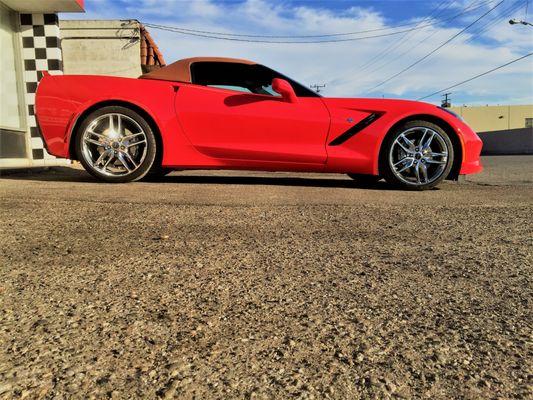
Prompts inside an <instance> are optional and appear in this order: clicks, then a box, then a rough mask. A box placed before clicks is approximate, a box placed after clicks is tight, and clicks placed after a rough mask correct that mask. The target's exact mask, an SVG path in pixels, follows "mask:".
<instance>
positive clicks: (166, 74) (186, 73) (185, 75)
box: [139, 57, 257, 83]
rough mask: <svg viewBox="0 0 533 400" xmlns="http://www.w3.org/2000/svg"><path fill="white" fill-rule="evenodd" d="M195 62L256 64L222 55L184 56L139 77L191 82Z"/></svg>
mask: <svg viewBox="0 0 533 400" xmlns="http://www.w3.org/2000/svg"><path fill="white" fill-rule="evenodd" d="M195 62H225V63H238V64H249V65H252V64H257V63H255V62H253V61H249V60H240V59H238V58H223V57H193V58H185V59H183V60H179V61H176V62H173V63H172V64H169V65H167V66H166V67H163V68H159V69H156V70H153V71H152V72H148V73H147V74H144V75H141V76H140V77H139V78H140V79H157V80H163V81H177V82H187V83H192V79H191V64H193V63H195Z"/></svg>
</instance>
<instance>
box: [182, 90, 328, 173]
mask: <svg viewBox="0 0 533 400" xmlns="http://www.w3.org/2000/svg"><path fill="white" fill-rule="evenodd" d="M222 82H224V84H222V85H214V86H216V87H212V86H204V85H195V84H190V85H183V86H181V87H180V89H179V91H178V93H177V94H176V97H175V107H176V113H177V115H178V119H179V121H180V123H181V125H182V128H183V130H184V132H185V134H186V135H187V137H188V138H189V140H190V141H191V143H192V144H193V146H194V147H195V148H196V149H197V150H198V151H199V152H201V153H203V154H205V155H207V156H210V157H214V158H218V159H226V160H249V161H261V162H265V161H268V162H278V163H303V164H313V165H324V164H325V162H326V158H327V155H326V149H325V142H326V139H327V134H328V129H329V124H330V117H329V112H328V110H327V108H326V106H325V105H324V103H323V102H322V100H321V99H320V97H301V98H300V97H299V98H298V101H297V102H288V101H286V100H284V99H283V98H282V97H281V96H278V95H275V94H257V93H251V92H243V91H245V90H246V88H244V87H243V86H238V85H237V84H236V83H235V82H226V81H222ZM228 83H229V84H228ZM232 83H233V84H234V85H235V86H232V85H231V84H232Z"/></svg>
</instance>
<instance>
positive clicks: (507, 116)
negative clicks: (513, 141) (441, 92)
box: [451, 104, 533, 132]
mask: <svg viewBox="0 0 533 400" xmlns="http://www.w3.org/2000/svg"><path fill="white" fill-rule="evenodd" d="M451 109H452V110H453V111H455V112H456V113H458V114H459V115H461V116H462V117H463V118H464V119H465V121H466V122H467V123H468V124H469V125H470V126H471V127H472V129H474V130H475V131H476V132H492V131H503V130H509V129H521V128H525V127H526V126H525V121H526V118H533V104H532V105H523V106H484V107H452V108H451Z"/></svg>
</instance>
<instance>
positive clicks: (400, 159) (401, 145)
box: [380, 121, 454, 190]
mask: <svg viewBox="0 0 533 400" xmlns="http://www.w3.org/2000/svg"><path fill="white" fill-rule="evenodd" d="M453 159H454V154H453V146H452V142H451V140H450V138H449V136H448V134H447V133H446V132H445V131H444V130H443V129H442V128H440V127H439V126H437V125H435V124H433V123H431V122H428V121H411V122H407V123H405V124H403V125H402V126H400V127H399V128H398V129H396V130H395V131H394V132H392V134H390V135H389V136H388V137H387V138H386V139H385V141H384V144H383V149H382V152H381V155H380V173H381V174H382V175H383V177H384V178H385V180H386V181H387V182H389V183H390V184H393V185H395V186H399V187H402V188H406V189H414V190H424V189H429V188H432V187H434V186H436V185H438V184H439V183H440V182H442V180H444V179H445V178H446V177H447V176H448V174H449V173H450V170H451V168H452V165H453Z"/></svg>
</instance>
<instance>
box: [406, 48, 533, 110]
mask: <svg viewBox="0 0 533 400" xmlns="http://www.w3.org/2000/svg"><path fill="white" fill-rule="evenodd" d="M532 55H533V52H532V53H529V54H526V55H525V56H522V57H519V58H516V59H514V60H512V61H509V62H508V63H505V64H503V65H500V66H499V67H496V68H493V69H491V70H489V71H486V72H483V73H482V74H479V75H476V76H473V77H472V78H469V79H466V80H464V81H462V82H459V83H456V84H455V85H452V86H448V87H447V88H445V89H441V90H438V91H436V92H433V93H431V94H428V95H427V96H424V97H420V98H419V99H417V100H424V99H427V98H428V97H431V96H435V95H436V94H439V93H442V92H445V91H446V90H450V89H453V88H455V87H457V86H460V85H463V84H465V83H468V82H470V81H473V80H474V79H477V78H480V77H482V76H485V75H488V74H490V73H491V72H494V71H497V70H499V69H502V68H504V67H507V66H508V65H511V64H514V63H515V62H517V61H520V60H523V59H524V58H527V57H530V56H532Z"/></svg>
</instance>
